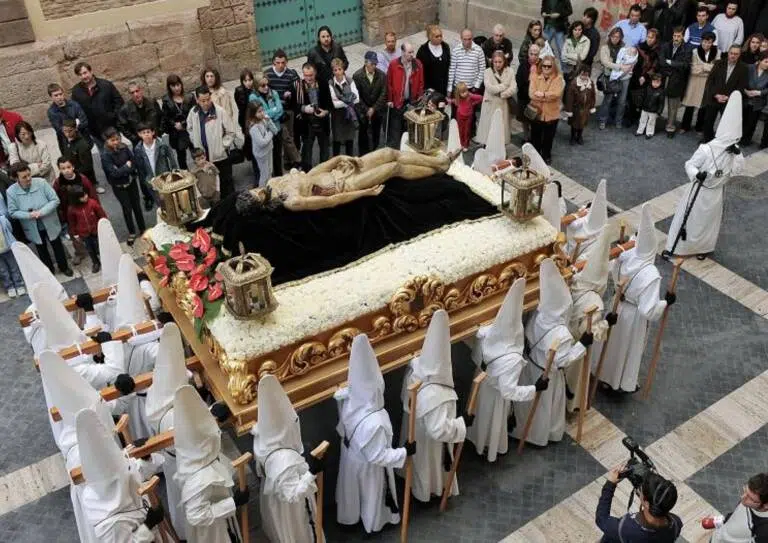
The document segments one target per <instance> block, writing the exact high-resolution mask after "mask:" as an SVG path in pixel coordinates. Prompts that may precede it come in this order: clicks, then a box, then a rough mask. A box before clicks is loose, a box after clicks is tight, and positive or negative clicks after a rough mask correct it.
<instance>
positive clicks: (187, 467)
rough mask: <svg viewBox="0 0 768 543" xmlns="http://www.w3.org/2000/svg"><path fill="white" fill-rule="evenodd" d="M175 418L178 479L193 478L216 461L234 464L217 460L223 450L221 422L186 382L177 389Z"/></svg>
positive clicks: (174, 407)
mask: <svg viewBox="0 0 768 543" xmlns="http://www.w3.org/2000/svg"><path fill="white" fill-rule="evenodd" d="M173 418H174V447H175V448H176V477H177V479H178V478H182V479H183V478H186V477H190V476H192V475H194V474H196V473H197V472H198V471H200V470H202V469H203V468H205V467H207V466H209V465H211V464H212V463H215V464H219V465H222V466H225V467H227V466H230V464H229V462H226V463H224V462H214V461H215V460H217V459H218V457H219V454H220V453H221V433H220V431H219V425H218V424H216V419H214V418H213V415H211V413H210V411H209V410H208V407H207V406H206V405H205V402H204V401H203V399H202V398H201V397H200V394H198V393H197V391H196V390H195V389H194V388H193V387H191V386H189V385H185V386H183V387H180V388H178V389H177V390H176V393H175V394H174V399H173ZM228 475H229V476H231V467H229V474H228ZM230 483H231V481H230Z"/></svg>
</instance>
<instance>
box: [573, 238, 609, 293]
mask: <svg viewBox="0 0 768 543" xmlns="http://www.w3.org/2000/svg"><path fill="white" fill-rule="evenodd" d="M610 251H611V240H610V239H609V235H608V229H603V231H602V232H601V233H600V235H599V236H598V238H597V241H596V242H595V245H594V246H593V247H592V248H591V250H590V252H589V258H588V259H587V263H586V264H585V265H584V268H583V269H582V270H581V271H580V272H579V273H577V274H576V275H575V276H574V277H573V283H572V284H571V291H572V292H573V294H574V298H576V297H577V296H578V293H583V292H585V291H589V290H591V291H594V292H596V293H598V294H600V295H601V296H602V294H603V293H604V292H605V289H606V286H607V285H608V268H609V255H610Z"/></svg>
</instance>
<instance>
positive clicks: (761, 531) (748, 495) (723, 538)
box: [702, 473, 768, 543]
mask: <svg viewBox="0 0 768 543" xmlns="http://www.w3.org/2000/svg"><path fill="white" fill-rule="evenodd" d="M721 518H722V517H721ZM712 520H713V519H704V520H703V521H702V525H703V526H704V527H705V528H709V527H711V526H708V525H707V524H706V522H707V521H710V522H711V521H712ZM718 524H719V523H718ZM753 541H754V542H755V543H765V542H766V541H768V473H758V474H757V475H755V476H753V477H750V479H749V481H747V484H746V485H744V489H743V492H742V494H741V502H739V505H738V506H736V509H735V510H734V511H733V513H731V514H730V515H728V516H727V517H726V518H725V522H724V523H722V524H719V526H717V528H716V530H715V533H714V534H713V535H712V539H711V540H710V542H711V543H752V542H753Z"/></svg>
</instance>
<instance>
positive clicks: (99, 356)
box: [93, 353, 104, 364]
mask: <svg viewBox="0 0 768 543" xmlns="http://www.w3.org/2000/svg"><path fill="white" fill-rule="evenodd" d="M93 363H94V364H103V363H104V353H96V354H95V355H93Z"/></svg>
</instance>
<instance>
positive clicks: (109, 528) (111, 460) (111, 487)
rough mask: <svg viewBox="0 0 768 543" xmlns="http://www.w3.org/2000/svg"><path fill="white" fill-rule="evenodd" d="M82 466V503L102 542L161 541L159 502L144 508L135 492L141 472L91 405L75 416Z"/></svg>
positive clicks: (160, 507)
mask: <svg viewBox="0 0 768 543" xmlns="http://www.w3.org/2000/svg"><path fill="white" fill-rule="evenodd" d="M75 428H76V430H77V444H78V448H79V452H80V461H81V466H82V470H83V478H84V479H85V482H84V483H83V485H84V488H83V491H82V507H83V512H84V514H85V518H86V519H87V521H88V523H89V524H90V525H91V526H92V527H93V529H94V531H95V533H96V538H97V540H98V541H100V542H102V543H127V542H133V543H148V542H151V541H161V539H160V536H159V534H157V533H156V531H155V527H156V526H157V525H158V524H160V523H161V522H162V521H163V518H164V512H163V507H162V505H158V506H157V507H150V508H148V509H145V504H144V501H143V499H142V498H141V496H139V494H138V489H139V486H140V485H141V482H142V481H141V476H140V474H139V472H138V470H137V469H136V467H135V464H134V463H132V462H131V461H130V460H129V459H128V457H127V456H126V455H125V453H124V452H123V451H122V450H121V449H120V446H119V445H118V444H117V442H116V441H115V439H114V437H113V435H112V432H111V431H110V430H109V429H108V428H107V426H106V425H105V424H104V422H103V418H102V417H100V416H99V415H98V414H97V413H96V412H94V411H92V410H91V409H83V410H81V411H80V412H78V413H77V416H76V417H75Z"/></svg>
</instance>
